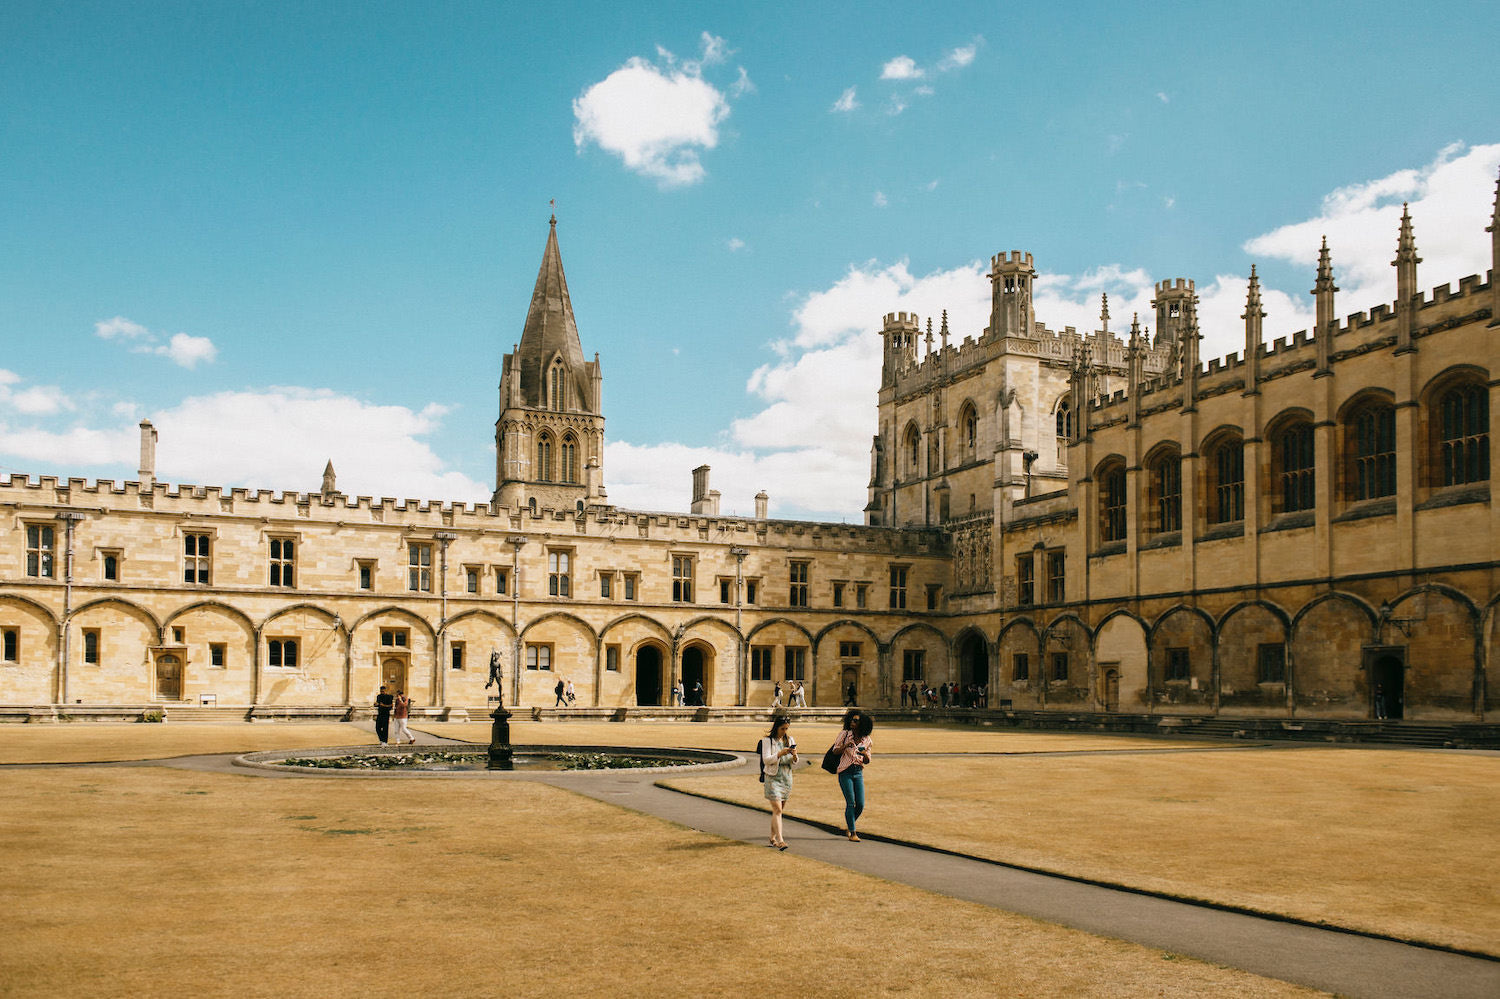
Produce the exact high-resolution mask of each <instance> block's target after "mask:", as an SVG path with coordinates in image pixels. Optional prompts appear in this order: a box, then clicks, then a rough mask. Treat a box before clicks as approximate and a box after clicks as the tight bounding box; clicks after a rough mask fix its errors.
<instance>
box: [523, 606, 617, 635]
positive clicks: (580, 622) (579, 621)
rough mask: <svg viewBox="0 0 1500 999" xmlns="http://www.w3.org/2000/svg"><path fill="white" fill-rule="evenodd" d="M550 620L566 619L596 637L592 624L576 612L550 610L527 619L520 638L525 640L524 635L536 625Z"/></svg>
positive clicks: (529, 632)
mask: <svg viewBox="0 0 1500 999" xmlns="http://www.w3.org/2000/svg"><path fill="white" fill-rule="evenodd" d="M551 621H567V622H569V623H570V624H574V625H577V626H578V627H579V628H581V629H583V630H584V631H585V632H587V633H588V634H589V636H590V637H591V638H597V637H598V636H597V634H596V633H595V631H594V626H593V625H591V624H589V623H588V622H587V621H585V620H584V619H583V618H581V617H579V616H578V615H577V614H570V613H568V612H567V611H551V612H550V613H547V614H543V615H542V616H541V617H538V618H536V619H534V620H532V621H528V622H527V623H526V625H525V626H524V627H523V628H522V629H521V640H522V641H525V640H526V637H527V636H528V635H530V634H531V632H532V631H533V630H534V629H536V627H537V626H538V625H543V624H547V623H548V622H551Z"/></svg>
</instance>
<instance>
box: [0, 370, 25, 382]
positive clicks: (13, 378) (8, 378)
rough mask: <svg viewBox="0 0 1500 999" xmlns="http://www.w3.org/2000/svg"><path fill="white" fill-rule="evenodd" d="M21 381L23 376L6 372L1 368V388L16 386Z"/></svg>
mask: <svg viewBox="0 0 1500 999" xmlns="http://www.w3.org/2000/svg"><path fill="white" fill-rule="evenodd" d="M20 380H21V376H20V375H18V374H16V373H15V372H14V371H6V370H5V369H4V368H0V386H4V385H14V384H15V383H16V382H18V381H20Z"/></svg>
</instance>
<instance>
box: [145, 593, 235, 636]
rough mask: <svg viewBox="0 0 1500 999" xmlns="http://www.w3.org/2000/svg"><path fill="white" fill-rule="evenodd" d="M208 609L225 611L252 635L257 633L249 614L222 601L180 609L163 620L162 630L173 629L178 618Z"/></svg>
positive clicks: (200, 602)
mask: <svg viewBox="0 0 1500 999" xmlns="http://www.w3.org/2000/svg"><path fill="white" fill-rule="evenodd" d="M208 608H212V609H214V610H218V611H223V612H224V613H225V614H227V615H229V616H230V617H232V618H235V619H236V620H238V621H241V622H243V623H244V625H245V627H246V628H249V629H250V631H251V633H252V634H253V633H254V632H255V622H254V621H253V620H251V619H250V615H249V614H246V613H245V612H244V611H242V610H240V609H239V608H238V607H232V606H230V605H229V604H226V603H224V602H223V601H222V600H199V601H197V602H195V603H191V604H188V605H187V606H186V607H179V608H177V609H176V610H174V611H173V612H172V613H170V614H168V615H167V616H166V617H165V618H163V619H162V628H163V629H166V628H169V627H171V625H172V622H173V621H176V620H177V619H178V618H180V617H182V616H183V615H185V614H190V613H192V612H193V611H197V610H205V609H208Z"/></svg>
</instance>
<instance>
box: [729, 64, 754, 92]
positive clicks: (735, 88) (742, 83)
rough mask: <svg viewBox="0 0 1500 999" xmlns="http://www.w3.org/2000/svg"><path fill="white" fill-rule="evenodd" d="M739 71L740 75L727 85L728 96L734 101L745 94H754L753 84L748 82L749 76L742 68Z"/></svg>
mask: <svg viewBox="0 0 1500 999" xmlns="http://www.w3.org/2000/svg"><path fill="white" fill-rule="evenodd" d="M739 69H740V75H739V76H738V77H737V78H736V79H735V81H734V82H733V83H731V84H730V85H729V96H730V97H732V98H734V99H735V100H739V99H740V98H741V97H744V96H745V95H746V94H753V93H755V84H754V83H752V82H751V81H750V74H749V73H747V72H745V67H744V66H741V67H740V68H739Z"/></svg>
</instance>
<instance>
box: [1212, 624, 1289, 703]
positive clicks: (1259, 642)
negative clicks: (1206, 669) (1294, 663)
mask: <svg viewBox="0 0 1500 999" xmlns="http://www.w3.org/2000/svg"><path fill="white" fill-rule="evenodd" d="M1217 632H1218V633H1217V635H1216V637H1215V647H1216V649H1217V655H1218V662H1219V707H1220V708H1221V709H1224V708H1229V709H1245V710H1263V711H1274V712H1276V713H1282V712H1284V711H1285V710H1286V703H1287V702H1286V690H1287V681H1288V677H1289V675H1288V670H1287V659H1288V656H1287V638H1288V636H1289V634H1290V632H1291V618H1290V617H1289V616H1288V615H1287V613H1286V612H1285V611H1284V610H1282V609H1281V608H1280V607H1277V606H1276V605H1275V604H1273V603H1269V602H1268V601H1265V600H1246V601H1243V602H1241V603H1238V604H1235V605H1234V606H1233V607H1231V608H1229V610H1227V611H1225V612H1224V614H1223V615H1222V616H1221V617H1220V618H1219V626H1218V629H1217Z"/></svg>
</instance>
